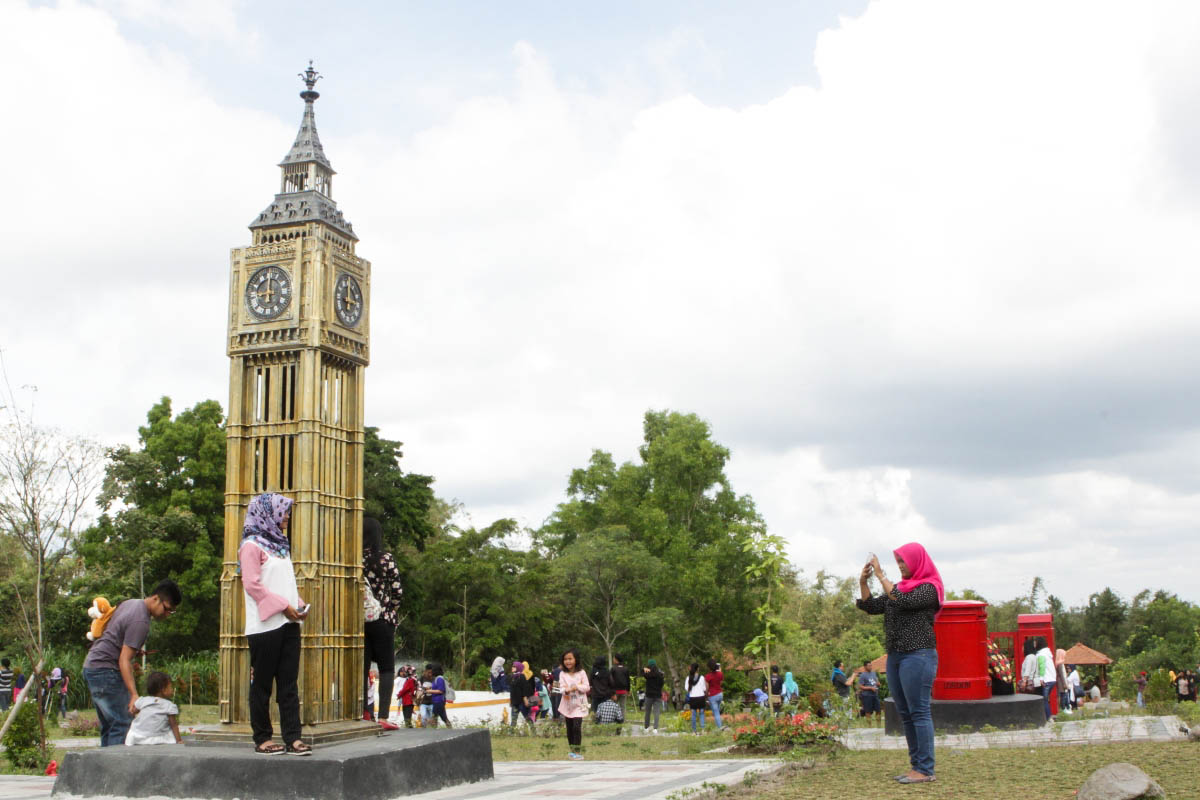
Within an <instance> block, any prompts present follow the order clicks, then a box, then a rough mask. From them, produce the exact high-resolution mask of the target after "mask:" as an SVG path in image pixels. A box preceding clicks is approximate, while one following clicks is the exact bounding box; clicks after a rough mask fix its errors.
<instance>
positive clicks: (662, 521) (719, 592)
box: [534, 411, 765, 686]
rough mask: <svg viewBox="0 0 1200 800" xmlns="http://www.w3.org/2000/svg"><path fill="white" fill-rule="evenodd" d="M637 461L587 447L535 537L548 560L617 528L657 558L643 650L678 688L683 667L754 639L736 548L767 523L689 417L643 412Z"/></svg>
mask: <svg viewBox="0 0 1200 800" xmlns="http://www.w3.org/2000/svg"><path fill="white" fill-rule="evenodd" d="M638 456H639V459H640V460H639V463H633V462H627V463H624V464H621V465H620V466H617V464H616V462H615V461H614V459H613V457H612V456H611V455H610V454H609V453H607V452H605V451H603V450H595V451H593V452H592V456H591V459H590V460H589V462H588V465H587V466H586V467H583V468H580V469H576V470H574V471H573V472H572V473H571V476H570V480H569V482H568V487H567V494H568V499H567V500H566V502H564V503H561V504H560V505H559V506H558V508H557V509H556V510H555V512H554V514H553V515H552V516H551V518H550V519H549V520H548V521H547V523H546V524H545V525H544V526H543V527H542V528H541V529H540V530H538V531H536V532H535V534H534V541H535V545H537V546H539V547H543V548H545V550H546V552H547V554H548V555H549V556H551V557H553V556H555V555H561V554H562V553H564V552H565V551H566V550H567V549H568V548H570V547H571V546H573V544H575V543H577V542H579V541H582V540H583V539H584V538H586V537H587V536H589V535H590V534H591V533H592V532H593V531H597V530H601V529H604V528H612V527H623V528H624V529H625V530H627V531H628V533H629V541H630V542H631V543H637V544H639V545H641V546H642V547H643V548H645V551H646V552H647V553H648V554H649V555H650V556H652V557H654V558H656V559H658V561H659V562H660V563H661V564H662V565H663V566H662V568H661V569H659V570H656V571H655V572H654V573H653V574H651V575H650V576H649V579H648V585H647V587H646V589H647V593H648V595H647V597H648V599H647V601H646V604H645V606H646V608H647V609H648V610H649V609H659V611H660V613H658V614H657V615H656V623H655V625H654V627H655V628H656V629H657V630H656V631H655V633H656V635H655V637H654V638H655V641H654V643H653V644H651V643H649V641H646V644H647V646H648V647H649V648H650V650H651V651H652V652H654V653H661V654H662V656H663V657H664V658H665V660H666V666H667V671H668V673H669V674H670V675H671V676H672V679H673V682H674V683H675V685H676V686H678V685H679V683H680V682H681V680H682V678H683V670H682V669H680V667H681V665H682V663H684V662H686V661H689V660H692V659H693V658H699V659H705V658H708V657H710V656H711V655H714V654H716V653H717V652H719V651H721V650H722V649H725V648H728V647H730V646H732V645H733V643H737V646H738V647H740V646H741V644H742V643H744V642H746V641H748V640H749V639H751V638H752V637H753V636H754V630H755V621H754V616H753V610H754V609H755V608H757V607H758V606H759V605H760V603H761V596H762V587H761V586H755V585H753V584H752V582H751V581H750V579H749V578H747V577H746V576H745V574H744V570H745V568H746V567H747V566H749V565H750V564H751V563H752V561H753V557H752V556H751V555H750V554H748V553H746V552H745V551H744V550H743V549H742V545H743V542H744V541H745V539H746V537H747V536H748V535H750V534H751V533H752V532H754V531H757V530H759V529H762V528H764V527H765V526H764V524H763V521H762V519H761V517H759V515H758V512H757V511H756V509H755V507H754V501H753V500H752V499H751V498H750V497H749V496H745V495H737V494H736V493H735V492H734V491H733V489H732V487H731V486H730V483H729V480H728V478H727V477H726V475H725V472H724V469H725V464H726V463H727V462H728V460H729V451H728V449H726V448H725V447H723V446H721V445H720V444H718V443H716V442H714V441H713V439H712V432H711V430H710V428H709V426H708V423H707V422H705V421H704V420H702V419H700V418H699V417H697V416H696V415H695V414H681V413H678V412H673V411H648V412H646V415H645V417H644V419H643V424H642V445H641V447H639V449H638ZM667 609H671V610H673V611H674V612H675V613H674V614H671V613H669V612H667V611H666V610H667ZM681 609H686V610H687V613H679V610H681Z"/></svg>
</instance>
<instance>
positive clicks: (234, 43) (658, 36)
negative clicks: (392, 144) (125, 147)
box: [112, 0, 866, 133]
mask: <svg viewBox="0 0 1200 800" xmlns="http://www.w3.org/2000/svg"><path fill="white" fill-rule="evenodd" d="M112 6H114V7H115V8H116V9H121V8H122V4H121V3H115V4H112ZM865 7H866V0H840V1H839V0H806V2H797V3H770V2H740V3H732V2H652V3H639V2H613V3H561V2H513V3H486V2H475V3H414V2H395V3H340V4H336V5H334V4H330V3H326V2H310V0H300V1H299V2H287V3H284V2H276V1H274V0H270V1H268V2H254V3H236V4H234V5H233V6H232V9H234V11H235V14H236V33H233V32H229V33H225V32H223V31H213V30H211V29H209V30H205V29H203V28H199V29H198V28H197V26H195V25H186V26H183V27H177V26H172V25H167V24H164V23H163V22H162V20H161V19H158V18H154V19H147V18H146V17H145V15H141V14H126V15H124V16H122V17H121V23H120V24H121V29H122V32H123V33H125V34H126V35H128V36H129V38H130V39H131V40H133V41H136V42H140V43H143V44H145V45H146V46H149V47H166V48H169V49H171V50H172V51H174V52H176V53H179V54H182V55H183V56H184V57H186V58H187V60H188V62H189V63H190V64H191V65H192V66H193V67H194V68H195V69H197V70H198V71H199V72H200V73H201V75H202V77H203V79H204V80H205V82H206V83H207V84H208V85H209V86H210V87H211V89H212V91H213V92H214V94H219V95H221V96H223V97H224V98H227V100H228V101H229V102H230V103H232V104H237V105H245V106H249V107H253V108H256V109H260V110H263V111H269V112H271V113H276V114H280V115H283V116H286V115H287V114H288V113H289V111H292V110H293V106H292V104H291V98H290V97H289V96H288V95H287V94H286V93H285V92H283V91H280V89H281V88H282V89H285V88H287V87H288V86H290V84H289V83H288V82H287V81H288V80H289V78H290V77H291V75H292V72H294V71H295V70H294V69H293V67H295V66H296V65H304V64H306V63H307V60H308V59H309V58H312V59H314V60H315V62H316V65H317V67H318V69H322V70H323V71H325V72H328V73H329V77H328V78H327V79H326V85H328V86H330V87H336V88H337V91H338V96H339V101H340V102H341V103H342V104H343V106H344V112H343V113H342V114H339V115H338V116H335V117H331V118H329V119H328V120H327V121H325V123H324V125H325V127H328V128H329V129H330V131H331V132H334V133H336V132H340V131H342V130H345V131H348V132H349V131H361V130H363V129H369V128H386V129H389V130H400V131H406V130H408V131H411V130H414V129H418V128H420V127H424V126H426V125H428V124H429V123H430V122H432V121H434V120H435V119H437V118H438V117H439V116H441V115H442V114H444V113H445V110H446V107H447V105H448V104H450V103H453V102H454V101H456V100H461V99H463V98H464V97H469V96H472V95H477V94H482V93H489V92H494V91H501V92H503V91H508V90H511V88H512V83H513V75H512V71H511V63H512V49H513V45H514V44H515V43H516V42H518V41H525V42H528V43H529V44H531V45H532V46H533V47H534V48H536V49H537V50H538V51H539V52H540V53H542V54H543V55H544V56H545V58H546V59H547V60H548V61H550V62H551V63H553V64H554V67H555V71H556V73H557V74H558V75H559V77H560V79H561V80H562V81H563V82H564V83H566V84H568V85H574V86H578V87H580V88H583V89H584V90H586V91H593V92H601V93H603V92H606V91H639V92H645V93H647V94H648V95H650V97H651V99H661V98H662V97H664V96H669V95H670V94H672V93H677V92H678V91H680V90H686V91H689V92H692V93H694V94H695V95H696V96H697V97H699V98H700V99H701V100H703V101H704V102H706V103H712V104H716V105H729V106H733V107H742V106H745V105H749V104H753V103H763V102H766V101H768V100H770V99H771V98H772V97H775V96H777V95H778V94H780V93H781V92H783V91H784V90H786V89H787V88H788V87H791V86H794V85H797V84H812V83H815V82H816V80H817V76H816V72H815V70H814V68H813V58H812V54H813V47H814V45H815V42H816V37H817V34H818V33H820V32H821V31H822V30H824V29H826V28H829V27H832V26H834V25H836V24H837V20H838V18H839V16H845V15H851V16H853V15H857V14H859V13H861V12H862V10H863V9H864V8H865ZM329 81H333V83H329Z"/></svg>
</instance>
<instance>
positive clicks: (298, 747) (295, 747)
mask: <svg viewBox="0 0 1200 800" xmlns="http://www.w3.org/2000/svg"><path fill="white" fill-rule="evenodd" d="M287 754H288V755H289V756H311V755H312V748H311V747H309V746H308V745H306V744H305V743H304V742H297V743H295V744H289V745H288V747H287Z"/></svg>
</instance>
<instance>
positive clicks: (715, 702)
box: [704, 658, 725, 731]
mask: <svg viewBox="0 0 1200 800" xmlns="http://www.w3.org/2000/svg"><path fill="white" fill-rule="evenodd" d="M723 680H725V673H724V672H721V665H720V664H718V663H717V662H716V660H714V659H711V658H710V659H709V660H708V674H707V675H705V676H704V682H705V683H706V684H707V685H708V707H709V708H711V709H712V712H713V722H715V723H717V730H719V731H720V730H724V729H725V726H724V725H723V724H721V701H722V700H724V699H725V695H724V693H722V691H721V681H723Z"/></svg>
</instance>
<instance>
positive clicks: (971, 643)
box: [933, 600, 992, 700]
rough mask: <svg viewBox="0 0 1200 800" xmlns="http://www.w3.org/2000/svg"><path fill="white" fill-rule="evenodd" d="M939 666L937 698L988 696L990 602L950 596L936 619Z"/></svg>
mask: <svg viewBox="0 0 1200 800" xmlns="http://www.w3.org/2000/svg"><path fill="white" fill-rule="evenodd" d="M933 629H934V633H935V634H936V635H937V653H938V668H937V677H935V678H934V679H933V699H934V700H987V699H988V698H989V697H991V696H992V681H991V678H989V677H988V668H987V641H988V634H987V603H981V602H978V601H976V600H947V601H946V604H945V605H943V606H942V610H941V611H939V612H938V615H937V617H936V618H935V619H934V622H933Z"/></svg>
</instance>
